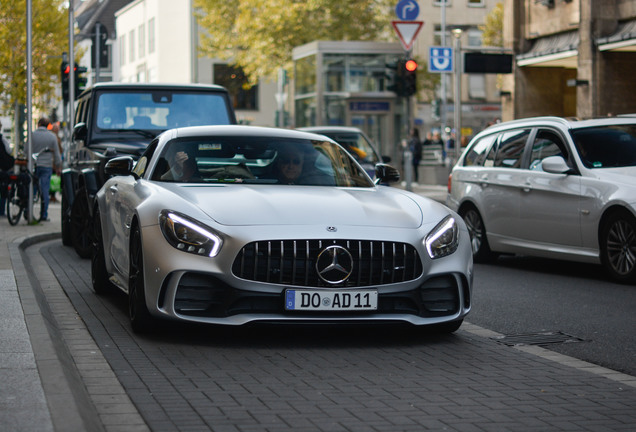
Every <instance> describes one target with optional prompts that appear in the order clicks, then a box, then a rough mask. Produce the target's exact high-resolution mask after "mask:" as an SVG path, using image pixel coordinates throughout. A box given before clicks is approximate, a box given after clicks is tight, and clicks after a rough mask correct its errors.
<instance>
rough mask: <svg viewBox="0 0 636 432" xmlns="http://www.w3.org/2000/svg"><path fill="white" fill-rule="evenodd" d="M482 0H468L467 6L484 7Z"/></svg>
mask: <svg viewBox="0 0 636 432" xmlns="http://www.w3.org/2000/svg"><path fill="white" fill-rule="evenodd" d="M485 6H486V4H485V3H484V0H468V7H485Z"/></svg>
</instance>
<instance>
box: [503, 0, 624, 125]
mask: <svg viewBox="0 0 636 432" xmlns="http://www.w3.org/2000/svg"><path fill="white" fill-rule="evenodd" d="M504 14H505V19H504V43H505V46H506V47H508V48H510V49H511V50H512V51H513V52H514V53H515V63H514V68H513V74H511V75H510V76H507V77H506V78H505V80H504V90H505V93H506V94H507V95H508V96H506V97H504V98H503V99H502V116H503V119H504V120H511V119H515V118H523V117H530V116H537V115H558V116H566V117H569V116H572V117H579V118H592V117H599V116H608V115H619V114H628V113H635V112H636V81H635V80H634V79H633V78H632V77H633V75H632V74H633V71H634V70H635V68H636V0H524V1H520V0H505V3H504Z"/></svg>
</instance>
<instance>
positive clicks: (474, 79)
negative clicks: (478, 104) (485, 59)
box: [467, 74, 486, 100]
mask: <svg viewBox="0 0 636 432" xmlns="http://www.w3.org/2000/svg"><path fill="white" fill-rule="evenodd" d="M467 75H468V97H469V98H471V99H481V100H483V99H486V76H485V75H483V74H467Z"/></svg>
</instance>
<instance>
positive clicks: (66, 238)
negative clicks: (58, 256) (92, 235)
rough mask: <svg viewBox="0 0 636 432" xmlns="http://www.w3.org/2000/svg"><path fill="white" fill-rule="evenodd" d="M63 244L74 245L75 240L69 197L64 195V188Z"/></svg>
mask: <svg viewBox="0 0 636 432" xmlns="http://www.w3.org/2000/svg"><path fill="white" fill-rule="evenodd" d="M61 195H62V222H61V229H62V244H63V245H64V246H73V242H72V241H71V218H70V215H69V212H70V207H69V205H68V199H66V197H65V196H64V191H63V190H62V194H61Z"/></svg>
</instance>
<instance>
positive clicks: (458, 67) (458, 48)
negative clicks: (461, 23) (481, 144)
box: [453, 28, 462, 162]
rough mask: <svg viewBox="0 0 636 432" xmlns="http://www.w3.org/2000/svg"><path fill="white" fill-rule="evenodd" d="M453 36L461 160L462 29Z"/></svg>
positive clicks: (456, 132)
mask: <svg viewBox="0 0 636 432" xmlns="http://www.w3.org/2000/svg"><path fill="white" fill-rule="evenodd" d="M453 36H454V37H455V59H456V60H455V107H454V114H455V119H454V123H455V162H457V160H459V156H460V155H461V141H462V125H461V122H462V118H461V104H462V102H461V101H462V81H461V78H462V42H461V36H462V29H461V28H455V29H453Z"/></svg>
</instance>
